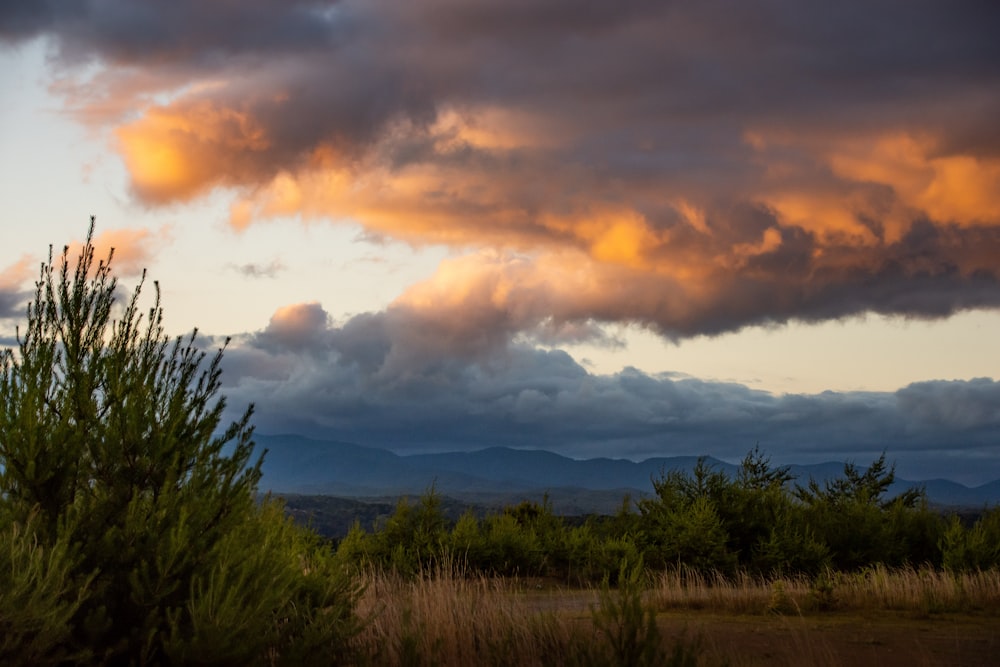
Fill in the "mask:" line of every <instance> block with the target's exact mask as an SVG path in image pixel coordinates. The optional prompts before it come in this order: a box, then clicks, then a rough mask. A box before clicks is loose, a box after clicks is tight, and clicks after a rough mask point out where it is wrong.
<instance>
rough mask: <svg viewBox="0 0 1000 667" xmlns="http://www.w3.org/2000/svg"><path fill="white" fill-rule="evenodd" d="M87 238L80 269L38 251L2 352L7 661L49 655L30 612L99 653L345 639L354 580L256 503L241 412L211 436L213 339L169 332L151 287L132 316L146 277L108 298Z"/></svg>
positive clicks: (167, 654)
mask: <svg viewBox="0 0 1000 667" xmlns="http://www.w3.org/2000/svg"><path fill="white" fill-rule="evenodd" d="M92 235H93V220H92V221H91V227H90V231H89V233H88V236H87V241H86V243H85V244H84V246H83V249H82V250H81V253H80V255H79V257H78V259H77V261H76V262H75V265H74V264H72V263H71V262H70V258H69V256H68V250H64V252H63V254H62V257H61V260H60V261H59V263H58V264H55V263H54V262H53V260H52V257H51V254H50V258H49V261H48V263H47V264H45V265H43V266H42V269H41V275H40V278H39V281H38V283H37V289H36V293H35V298H34V301H33V303H32V304H31V305H30V306H29V307H28V322H27V326H26V327H25V328H24V330H23V331H21V330H20V329H19V331H18V349H17V352H16V353H15V352H14V351H13V350H4V351H3V353H2V357H0V467H2V471H0V516H2V517H3V519H4V525H5V528H4V532H3V533H0V542H2V543H4V544H8V543H10V544H15V543H16V544H18V545H20V546H16V547H14V548H11V549H6V550H5V551H4V552H5V554H8V556H4V557H3V558H7V559H9V560H10V561H11V567H3V568H2V571H0V591H3V593H0V595H2V597H0V628H3V629H4V633H3V634H4V639H3V650H4V651H5V654H6V656H9V657H10V659H11V661H13V662H29V661H34V659H35V658H36V656H37V658H38V659H39V660H43V659H47V658H46V656H48V655H52V656H55V655H56V653H53V652H52V647H49V648H46V647H44V646H42V645H40V643H39V637H40V636H41V634H42V630H41V629H40V628H42V627H45V626H39V622H42V623H47V624H50V625H51V624H54V623H56V622H57V621H58V624H59V625H61V626H62V627H64V628H65V632H64V634H63V635H58V634H57V633H53V635H52V636H55V637H58V643H59V645H60V647H59V650H60V651H65V652H66V653H65V654H64V655H65V656H66V657H69V658H73V659H77V658H79V656H86V657H85V658H79V659H80V660H81V661H82V660H85V659H89V660H93V661H94V662H101V663H104V662H114V663H119V662H120V663H130V662H135V663H148V662H165V661H168V660H172V659H182V660H183V661H184V662H197V661H199V660H202V659H205V660H209V661H212V662H240V663H253V662H265V661H268V662H273V661H274V660H276V659H281V660H284V659H286V658H288V659H291V658H292V656H293V655H294V651H293V650H292V648H291V646H292V644H293V643H294V642H293V641H292V640H293V639H294V640H295V642H298V641H300V640H301V641H306V640H307V639H309V638H311V637H314V636H315V634H316V633H320V634H323V635H324V639H323V642H325V643H327V644H328V645H330V646H332V647H336V646H342V645H345V644H346V640H347V637H348V635H349V633H350V631H351V628H352V621H351V620H350V619H351V615H352V614H351V608H352V604H353V599H354V598H353V594H352V591H351V589H350V585H349V582H347V580H346V579H344V578H343V577H342V576H341V575H340V574H339V573H338V572H337V567H336V566H335V565H334V564H333V563H332V561H330V560H329V558H328V556H327V555H325V554H324V553H323V552H322V549H320V547H319V546H318V545H317V544H316V543H315V541H314V539H313V538H312V537H311V534H309V533H307V532H305V531H304V529H301V528H298V527H295V526H294V525H292V524H291V523H289V521H288V520H287V519H285V517H284V516H283V514H282V512H281V511H280V510H278V509H276V508H275V507H274V505H273V503H270V502H268V503H265V504H264V505H263V506H260V505H258V504H257V503H256V501H255V493H256V485H257V481H258V480H259V478H260V460H259V459H258V460H257V461H252V460H251V459H252V451H253V442H252V440H251V437H252V431H253V429H252V427H251V426H250V417H251V413H252V410H251V409H248V410H247V411H246V412H245V413H244V415H243V417H242V418H241V419H240V420H239V421H237V422H235V423H233V424H231V425H230V426H229V427H228V428H227V429H225V430H224V431H223V432H222V433H221V435H220V434H219V425H220V421H221V417H222V413H223V410H224V407H225V402H224V400H223V399H222V398H221V397H217V393H218V390H219V388H220V376H221V368H220V362H221V360H222V353H223V351H222V349H220V350H219V351H218V352H217V353H216V354H215V355H214V356H213V357H212V358H211V360H210V361H209V362H208V363H207V365H206V364H205V363H204V362H205V357H206V355H205V353H204V352H202V351H201V350H200V347H199V343H198V341H197V340H196V335H195V334H192V335H191V336H190V337H187V338H186V339H181V338H177V339H176V340H174V341H171V340H170V339H169V338H168V337H167V336H166V335H165V334H164V330H163V326H162V318H163V314H162V309H161V308H160V303H159V290H158V289H157V290H156V292H157V293H156V296H155V300H154V301H153V304H152V307H151V308H149V310H148V311H147V313H146V314H145V316H144V315H143V314H142V313H141V311H140V308H139V302H140V294H141V290H142V283H140V285H139V287H137V288H136V289H135V291H134V292H133V294H132V297H131V299H129V300H128V301H126V302H125V303H124V304H119V303H118V300H117V298H116V294H117V281H116V280H115V278H114V277H113V276H112V273H111V261H112V257H113V253H112V255H109V257H108V259H107V260H106V261H100V262H95V258H94V247H93V244H92V243H91V238H92ZM4 564H5V565H6V563H4ZM32 581H34V582H37V584H36V585H37V594H36V595H35V596H34V597H28V598H25V597H24V595H25V594H26V588H25V587H26V585H27V584H26V582H32ZM19 601H21V602H19ZM19 605H20V606H22V607H23V611H19V610H18V609H17V607H18V606H19ZM45 632H48V630H47V629H46V630H45Z"/></svg>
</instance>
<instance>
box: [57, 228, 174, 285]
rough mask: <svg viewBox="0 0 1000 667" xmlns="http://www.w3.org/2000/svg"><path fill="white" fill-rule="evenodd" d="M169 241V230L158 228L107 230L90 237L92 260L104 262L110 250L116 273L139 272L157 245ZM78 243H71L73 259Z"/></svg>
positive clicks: (151, 258)
mask: <svg viewBox="0 0 1000 667" xmlns="http://www.w3.org/2000/svg"><path fill="white" fill-rule="evenodd" d="M168 240H169V231H168V230H167V229H165V228H164V229H161V230H160V231H159V232H154V231H151V230H149V229H108V230H105V231H103V232H100V233H99V234H98V235H97V236H96V237H94V238H93V239H92V241H91V242H92V243H93V245H94V259H95V260H97V261H103V260H106V259H107V258H108V255H109V254H110V253H111V251H112V249H113V250H114V257H113V259H112V262H111V265H112V267H113V268H114V271H115V273H117V274H118V275H139V274H141V273H142V272H143V270H144V269H146V268H148V266H149V264H150V263H152V261H153V260H154V258H155V256H156V251H157V247H156V246H159V245H162V244H164V243H166V242H167V241H168ZM80 247H81V246H80V244H79V243H72V244H70V246H69V251H68V255H69V258H70V261H74V260H75V258H76V257H78V256H79V254H80Z"/></svg>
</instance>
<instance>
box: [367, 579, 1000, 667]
mask: <svg viewBox="0 0 1000 667" xmlns="http://www.w3.org/2000/svg"><path fill="white" fill-rule="evenodd" d="M362 578H363V579H364V582H365V585H366V588H365V592H364V593H363V595H362V597H361V599H360V601H359V606H358V611H359V613H360V614H361V615H362V617H363V618H366V619H367V623H365V625H364V628H363V630H362V631H361V633H360V634H359V635H358V636H357V637H356V638H355V644H354V655H355V663H356V664H359V665H403V666H416V665H437V666H440V667H449V666H452V665H455V666H458V665H463V666H464V665H525V666H529V667H530V666H533V665H539V666H541V665H580V666H592V667H597V666H601V667H604V666H609V665H619V664H642V663H644V662H649V663H650V664H665V665H673V666H674V667H681V666H683V667H695V666H699V665H700V666H708V665H720V664H728V665H733V666H736V667H738V666H739V665H743V664H757V663H754V662H753V660H754V659H755V658H751V657H750V656H743V655H741V654H740V653H739V652H737V653H734V652H733V651H734V650H737V651H738V649H734V647H733V646H732V645H731V644H732V642H731V641H730V638H728V637H723V636H713V634H712V631H713V630H716V628H715V626H713V625H712V621H711V620H710V619H711V616H706V617H705V619H709V620H707V621H705V622H703V621H702V620H700V619H699V616H698V615H697V614H689V613H687V612H689V611H691V610H705V611H707V612H710V613H711V614H712V615H716V616H717V615H723V616H725V615H748V614H749V615H753V614H757V615H760V616H761V617H762V618H761V620H760V621H754V622H755V623H759V622H762V621H763V620H764V619H765V618H769V619H772V620H769V621H767V624H768V626H769V627H770V626H771V625H773V624H774V623H777V624H778V626H777V627H778V628H779V630H778V632H777V634H776V636H780V637H782V639H781V640H780V642H779V643H778V645H777V646H775V647H773V648H772V649H769V655H770V656H771V657H770V658H769V664H788V665H793V664H801V660H807V661H808V663H809V664H817V665H833V664H838V662H839V660H840V657H838V654H837V651H836V650H835V649H836V647H835V646H834V645H832V644H830V643H829V638H828V637H826V636H825V635H823V634H822V632H819V631H817V630H816V629H815V628H814V627H813V623H814V622H811V621H809V620H808V619H809V618H810V617H813V616H816V617H821V616H822V613H823V612H825V611H827V610H835V611H846V612H852V611H853V612H869V611H878V610H900V611H906V612H913V613H914V614H915V615H916V616H917V617H925V616H926V615H928V614H934V613H940V612H970V613H978V614H985V615H1000V571H998V570H990V571H986V572H973V573H967V574H951V573H947V572H938V571H935V570H933V569H928V568H903V569H888V568H884V567H874V568H870V569H868V570H864V571H862V572H859V573H854V574H844V573H835V572H826V573H824V574H822V575H820V576H819V577H816V578H808V577H778V578H772V579H764V578H760V577H753V576H751V575H748V574H741V575H738V576H735V577H723V576H721V575H703V574H700V573H698V572H696V571H693V570H688V569H684V568H680V569H675V570H671V571H669V572H667V573H662V574H659V575H654V576H651V577H649V578H646V577H641V578H640V577H639V575H638V574H636V573H634V572H633V573H632V574H630V575H628V576H626V574H624V571H623V574H622V575H621V576H620V577H619V580H620V582H621V583H622V585H621V586H619V588H617V589H612V588H609V587H607V586H605V587H604V588H602V589H600V590H597V589H584V590H579V589H577V590H568V591H566V590H556V591H539V590H535V588H534V585H531V586H529V585H527V583H526V582H525V581H524V580H518V579H515V578H502V577H488V576H484V575H482V574H476V573H470V572H467V571H466V570H464V569H463V568H462V567H460V566H456V565H454V564H453V563H444V564H440V565H438V566H436V567H434V568H433V569H430V570H425V571H423V572H421V573H420V574H419V576H416V577H403V576H400V575H398V574H396V573H393V572H391V571H389V572H385V571H374V570H373V571H368V572H365V573H363V574H362ZM677 611H680V612H682V613H681V614H677V613H669V612H677ZM774 614H779V616H777V617H776V616H774ZM703 630H705V631H707V632H703ZM716 631H717V630H716ZM637 656H638V657H637ZM841 657H842V656H841ZM637 661H638V662H637Z"/></svg>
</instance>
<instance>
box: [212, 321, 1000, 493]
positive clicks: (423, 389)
mask: <svg viewBox="0 0 1000 667" xmlns="http://www.w3.org/2000/svg"><path fill="white" fill-rule="evenodd" d="M321 315H323V316H321ZM282 320H287V321H289V322H295V323H297V325H296V327H292V326H284V325H283V324H282V323H281V321H282ZM423 326H424V323H422V322H421V321H419V320H414V319H412V318H410V317H409V313H407V312H406V311H397V312H391V309H390V311H386V312H381V313H369V314H365V315H359V316H356V317H354V318H352V319H351V320H349V321H347V322H345V323H344V324H343V325H341V326H333V325H330V324H329V323H328V320H327V318H326V317H325V313H322V309H321V308H318V307H317V304H303V305H302V306H299V307H288V308H287V309H283V311H282V314H280V315H279V314H276V315H275V318H272V321H271V324H270V325H269V326H268V327H267V329H265V330H264V332H262V333H260V334H257V335H255V336H251V337H248V338H244V339H243V340H242V341H241V342H239V343H238V344H237V345H236V346H234V347H233V348H232V349H230V350H229V352H228V353H227V355H226V358H225V366H226V374H225V376H224V377H225V378H226V383H227V387H226V393H227V395H228V396H229V398H230V401H231V402H230V404H231V405H234V406H241V405H244V404H245V403H244V402H251V401H253V402H256V404H257V407H258V412H257V422H258V424H259V427H260V429H261V430H262V431H264V432H272V433H274V432H282V431H294V432H300V433H312V434H315V435H321V436H324V437H331V438H335V439H346V440H353V441H355V442H359V443H363V444H368V445H374V446H382V447H388V448H391V449H395V450H397V451H401V452H414V451H428V450H461V449H468V448H479V447H484V446H490V445H504V446H513V447H531V448H543V449H548V450H552V451H557V452H561V453H564V454H567V455H570V456H576V457H596V456H612V457H626V458H632V459H642V458H647V457H651V456H661V455H681V454H685V455H688V454H704V453H711V454H712V455H713V456H717V457H722V458H730V459H733V460H735V459H738V458H740V457H741V456H742V455H743V454H745V453H746V451H747V450H748V449H749V448H751V447H752V446H753V445H754V443H758V442H759V443H760V444H761V446H762V447H765V448H766V449H767V450H768V451H769V452H771V453H772V454H773V455H774V456H775V457H776V459H777V460H784V461H792V462H815V461H825V460H843V459H844V458H845V457H846V458H853V459H856V460H858V461H861V462H864V461H866V459H874V458H875V457H877V456H878V454H879V453H880V452H881V451H882V450H883V449H886V450H888V452H889V455H890V458H892V459H894V460H896V461H897V462H898V463H899V466H900V472H901V473H905V474H908V475H910V476H913V477H917V476H919V477H924V478H927V477H937V476H941V474H942V472H943V471H942V468H941V465H942V464H941V460H942V459H947V466H946V471H945V472H947V473H948V476H950V477H953V478H956V479H960V480H965V481H969V482H974V483H981V482H984V481H987V480H990V479H994V478H997V477H1000V463H998V462H997V460H996V458H995V456H993V453H994V452H995V451H996V447H997V446H998V444H1000V443H998V441H997V433H998V427H1000V413H998V411H997V407H996V406H997V404H998V403H997V397H998V395H1000V384H998V383H997V382H995V381H993V380H987V379H979V380H972V381H961V382H959V381H956V382H921V383H915V384H912V385H909V386H908V387H905V388H903V389H900V390H899V391H897V392H846V393H835V392H824V393H820V394H812V395H803V394H791V395H780V396H779V395H774V394H771V393H768V392H764V391H759V390H753V389H749V388H747V387H745V386H743V385H739V384H733V383H722V382H709V381H703V380H698V379H695V378H690V377H684V376H677V375H671V374H657V375H650V374H647V373H643V372H641V371H638V370H636V369H625V370H623V371H622V372H620V373H616V374H612V375H595V374H592V373H589V372H588V371H586V370H585V369H584V368H583V367H581V366H580V365H579V364H577V363H576V362H575V361H574V360H573V359H572V358H571V357H570V356H569V355H567V354H565V353H564V352H560V351H558V350H556V351H549V350H541V349H537V348H532V347H530V346H525V345H518V344H509V343H502V344H498V345H494V346H486V347H484V348H482V349H480V350H478V351H477V353H476V354H469V355H467V356H465V357H462V356H460V355H455V354H450V353H448V352H447V351H446V350H444V349H442V348H440V347H438V346H436V345H434V344H431V343H429V341H430V340H431V338H432V336H430V335H429V332H427V331H422V330H421V329H422V328H423ZM305 341H308V343H305ZM303 345H307V347H308V349H304V348H303ZM296 346H297V347H296Z"/></svg>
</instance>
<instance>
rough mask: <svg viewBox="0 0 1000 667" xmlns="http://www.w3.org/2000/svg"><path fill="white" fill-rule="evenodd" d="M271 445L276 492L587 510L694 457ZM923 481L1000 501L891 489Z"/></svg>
mask: <svg viewBox="0 0 1000 667" xmlns="http://www.w3.org/2000/svg"><path fill="white" fill-rule="evenodd" d="M255 439H256V441H257V446H258V449H259V450H260V449H264V448H266V449H267V456H266V457H265V459H264V467H263V470H264V476H263V479H262V480H261V489H262V490H270V491H274V492H276V493H304V494H325V495H335V496H346V497H384V496H397V495H419V494H421V493H423V492H425V491H426V490H427V489H429V488H430V487H431V486H432V485H433V486H434V488H435V489H436V490H437V491H438V492H440V493H442V494H444V495H450V496H453V497H456V498H465V499H470V500H476V501H483V500H486V499H490V498H493V499H502V498H507V499H512V498H516V497H522V498H523V497H530V498H538V497H540V496H541V494H542V493H545V492H548V493H549V494H550V496H551V497H552V498H554V499H555V501H556V504H557V505H558V504H560V503H561V504H562V505H563V506H564V507H567V508H569V507H572V508H578V509H581V510H582V511H599V510H607V511H613V509H614V508H615V507H616V506H617V505H619V504H620V501H621V498H622V497H623V496H624V495H625V494H626V493H629V494H632V495H633V496H635V497H638V496H641V495H644V494H651V493H652V492H653V485H652V480H653V479H656V478H659V477H660V476H661V475H662V474H663V473H664V472H666V471H669V470H681V471H686V472H690V471H691V470H692V469H693V468H694V466H695V464H696V463H697V461H698V457H695V456H677V457H658V458H651V459H646V460H645V461H639V462H635V461H628V460H625V459H608V458H597V459H586V460H576V459H570V458H567V457H565V456H561V455H559V454H555V453H552V452H547V451H541V450H524V449H509V448H505V447H491V448H488V449H481V450H476V451H469V452H450V453H444V454H414V455H408V456H401V455H399V454H395V453H393V452H391V451H389V450H386V449H378V448H374V447H365V446H362V445H357V444H353V443H348V442H337V441H328V440H315V439H311V438H306V437H303V436H299V435H258V436H256V437H255ZM706 460H707V462H708V463H709V464H710V465H711V466H712V467H713V468H715V469H717V470H720V471H722V472H725V473H726V474H728V475H733V474H734V473H735V472H736V469H737V466H735V465H732V464H730V463H725V462H724V461H719V460H718V459H713V458H711V457H706ZM789 470H790V472H791V473H792V474H793V475H795V477H796V481H797V482H798V483H799V484H803V485H804V484H806V483H807V482H808V481H809V479H810V478H812V479H815V480H816V481H817V482H819V483H821V484H822V483H823V482H825V481H826V480H829V479H832V478H835V477H839V476H840V475H841V474H842V473H843V470H844V464H843V463H837V462H828V463H819V464H813V465H793V466H790V467H789ZM912 487H923V488H924V489H926V491H927V497H928V499H929V500H930V502H932V503H935V504H938V505H949V506H961V507H982V506H984V505H987V504H988V505H995V504H1000V480H996V481H994V482H990V483H988V484H984V485H982V486H979V487H976V488H969V487H967V486H963V485H961V484H958V483H956V482H952V481H949V480H944V479H933V480H926V481H911V480H901V479H897V480H896V482H895V484H893V486H892V488H891V489H890V493H891V494H897V493H901V492H902V491H904V490H906V489H908V488H912Z"/></svg>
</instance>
